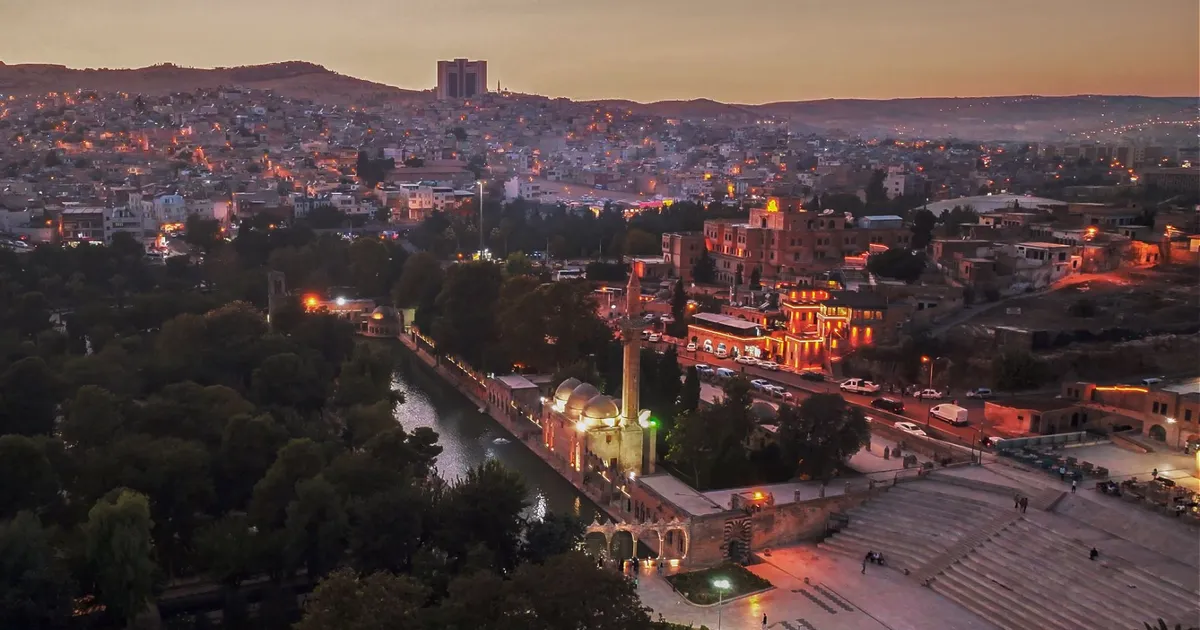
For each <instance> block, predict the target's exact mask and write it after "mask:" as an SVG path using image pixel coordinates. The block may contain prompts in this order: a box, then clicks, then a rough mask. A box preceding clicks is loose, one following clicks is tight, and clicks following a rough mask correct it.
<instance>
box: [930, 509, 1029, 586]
mask: <svg viewBox="0 0 1200 630" xmlns="http://www.w3.org/2000/svg"><path fill="white" fill-rule="evenodd" d="M1020 518H1021V516H1020V515H1019V514H1016V513H1015V512H1013V513H1001V514H998V515H996V516H994V517H992V520H990V521H988V522H987V523H985V524H983V525H982V526H980V527H979V528H978V529H977V530H975V531H974V532H972V533H971V535H969V536H967V537H966V538H964V539H962V540H960V541H958V542H957V543H955V544H954V545H952V546H951V547H950V548H948V549H946V551H944V552H942V553H941V554H940V555H938V557H936V558H934V559H933V560H930V561H929V563H928V564H926V565H925V566H924V567H921V570H920V571H918V572H917V573H916V575H914V576H913V577H914V578H915V579H916V580H917V582H920V583H921V584H928V583H929V580H931V579H932V578H933V576H935V575H937V574H938V573H939V572H941V571H942V570H943V569H945V568H946V567H948V566H950V565H951V564H954V563H955V562H957V561H958V559H959V558H961V557H963V556H965V555H967V553H968V552H970V551H971V550H972V549H974V548H976V547H978V546H979V545H981V544H983V542H984V541H986V540H987V539H989V538H991V537H992V536H994V535H996V534H998V533H999V532H1000V530H1002V529H1004V528H1005V527H1008V526H1009V525H1011V524H1012V523H1013V521H1016V520H1018V519H1020Z"/></svg>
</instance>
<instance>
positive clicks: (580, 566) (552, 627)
mask: <svg viewBox="0 0 1200 630" xmlns="http://www.w3.org/2000/svg"><path fill="white" fill-rule="evenodd" d="M567 575H569V576H572V579H569V580H565V579H563V576H567ZM512 581H513V584H512V586H513V589H514V590H515V591H516V592H517V593H519V594H520V596H521V598H522V601H523V602H525V604H526V605H527V606H528V610H530V611H531V612H532V613H533V617H534V619H533V620H531V623H529V625H528V626H526V627H527V628H530V630H561V629H563V628H588V629H589V630H649V629H650V627H651V626H650V615H649V610H648V609H647V608H645V607H644V606H642V604H641V601H640V600H639V599H638V595H637V589H636V588H635V587H634V585H633V582H632V581H631V580H628V579H626V578H625V577H624V576H622V575H618V574H617V573H615V572H613V571H608V570H606V569H602V568H600V567H598V566H596V562H595V561H594V560H592V559H591V558H589V557H587V556H586V555H584V554H582V553H579V552H573V553H565V554H561V555H558V556H555V557H553V558H551V559H549V560H547V561H546V562H545V563H544V564H524V565H521V567H520V568H519V569H517V572H516V574H515V575H514V576H513V580H512Z"/></svg>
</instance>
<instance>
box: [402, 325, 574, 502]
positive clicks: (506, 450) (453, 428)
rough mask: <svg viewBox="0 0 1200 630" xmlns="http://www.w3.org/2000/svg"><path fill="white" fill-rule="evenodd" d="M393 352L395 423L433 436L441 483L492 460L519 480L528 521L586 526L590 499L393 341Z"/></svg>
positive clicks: (456, 477)
mask: <svg viewBox="0 0 1200 630" xmlns="http://www.w3.org/2000/svg"><path fill="white" fill-rule="evenodd" d="M394 348H395V351H394V353H393V354H395V355H396V357H397V358H396V370H395V372H394V373H393V375H392V378H393V382H392V387H393V389H395V390H397V391H400V392H402V393H403V394H404V403H403V404H401V405H399V406H397V407H396V421H397V422H399V423H400V425H401V426H403V427H404V428H405V429H406V430H412V429H415V428H417V427H429V428H431V429H433V430H434V431H437V434H438V444H439V445H441V447H442V454H441V455H439V456H438V461H437V469H438V474H439V475H441V476H442V478H443V479H445V480H447V481H454V480H456V479H458V478H460V477H462V476H463V475H464V474H465V473H466V471H467V470H470V469H471V468H474V467H476V466H478V465H479V464H482V463H483V462H484V461H486V460H489V459H495V460H498V461H499V462H500V463H501V464H504V466H505V467H506V468H508V469H509V470H513V471H516V472H518V473H520V475H521V477H522V479H523V480H524V481H525V486H526V488H527V489H528V492H529V497H528V500H529V509H528V515H529V516H530V517H533V518H540V517H542V516H543V515H545V514H546V513H547V512H556V513H559V514H564V513H565V514H571V515H574V516H576V517H578V518H580V519H582V520H583V522H584V523H591V522H592V519H593V518H595V517H596V514H597V507H596V506H595V504H594V503H592V502H591V500H589V499H588V498H587V497H586V496H584V495H583V494H582V493H580V492H579V491H578V490H576V489H575V487H574V486H572V485H571V484H570V483H569V482H567V480H566V479H563V478H562V477H560V476H559V475H558V473H557V472H555V470H554V469H553V468H551V467H550V466H549V465H547V464H546V463H545V462H543V461H542V460H541V459H540V458H538V456H537V455H534V454H533V453H532V452H530V451H529V449H527V448H526V447H525V446H524V445H523V444H521V443H520V442H518V441H517V440H516V439H514V438H513V436H511V435H509V433H508V432H507V431H505V430H504V428H503V427H501V426H500V425H499V424H497V423H496V421H495V420H492V419H491V417H489V416H488V415H487V414H484V413H480V411H479V410H478V409H477V408H476V407H475V405H473V404H472V403H471V401H469V400H468V399H467V398H466V397H465V396H463V395H462V394H460V393H459V392H458V391H457V390H456V389H454V388H453V387H451V386H450V385H449V384H447V383H446V382H445V381H443V380H442V379H441V377H439V376H438V375H437V374H435V373H434V372H433V370H431V369H430V368H429V367H427V366H426V365H424V364H423V363H421V362H420V360H418V359H417V358H416V357H415V356H413V355H412V354H411V353H410V352H409V351H408V350H407V349H405V348H404V347H403V346H401V345H400V344H399V343H398V342H396V343H395V345H394Z"/></svg>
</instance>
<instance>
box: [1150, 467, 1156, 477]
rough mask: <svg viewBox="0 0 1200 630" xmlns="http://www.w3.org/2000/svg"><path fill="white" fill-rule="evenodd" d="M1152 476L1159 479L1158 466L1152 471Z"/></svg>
mask: <svg viewBox="0 0 1200 630" xmlns="http://www.w3.org/2000/svg"><path fill="white" fill-rule="evenodd" d="M1150 478H1151V479H1158V469H1157V468H1155V469H1154V472H1152V473H1150Z"/></svg>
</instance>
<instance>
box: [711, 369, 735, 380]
mask: <svg viewBox="0 0 1200 630" xmlns="http://www.w3.org/2000/svg"><path fill="white" fill-rule="evenodd" d="M714 375H715V376H716V377H717V378H718V379H720V380H723V381H727V380H729V379H731V378H733V377H735V376H737V372H734V371H733V370H731V369H729V368H717V371H716V372H715V373H714Z"/></svg>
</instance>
